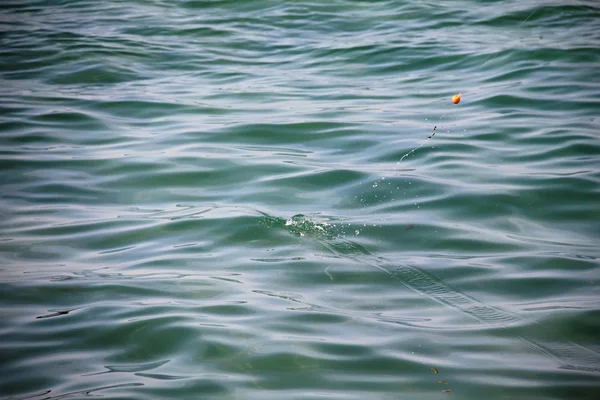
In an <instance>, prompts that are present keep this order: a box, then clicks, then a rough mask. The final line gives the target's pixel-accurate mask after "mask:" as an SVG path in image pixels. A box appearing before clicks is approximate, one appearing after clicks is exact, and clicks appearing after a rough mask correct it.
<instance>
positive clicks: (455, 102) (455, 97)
mask: <svg viewBox="0 0 600 400" xmlns="http://www.w3.org/2000/svg"><path fill="white" fill-rule="evenodd" d="M461 95H462V94H461V93H459V94H455V95H454V96H452V102H453V103H454V104H458V103H460V96H461Z"/></svg>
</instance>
